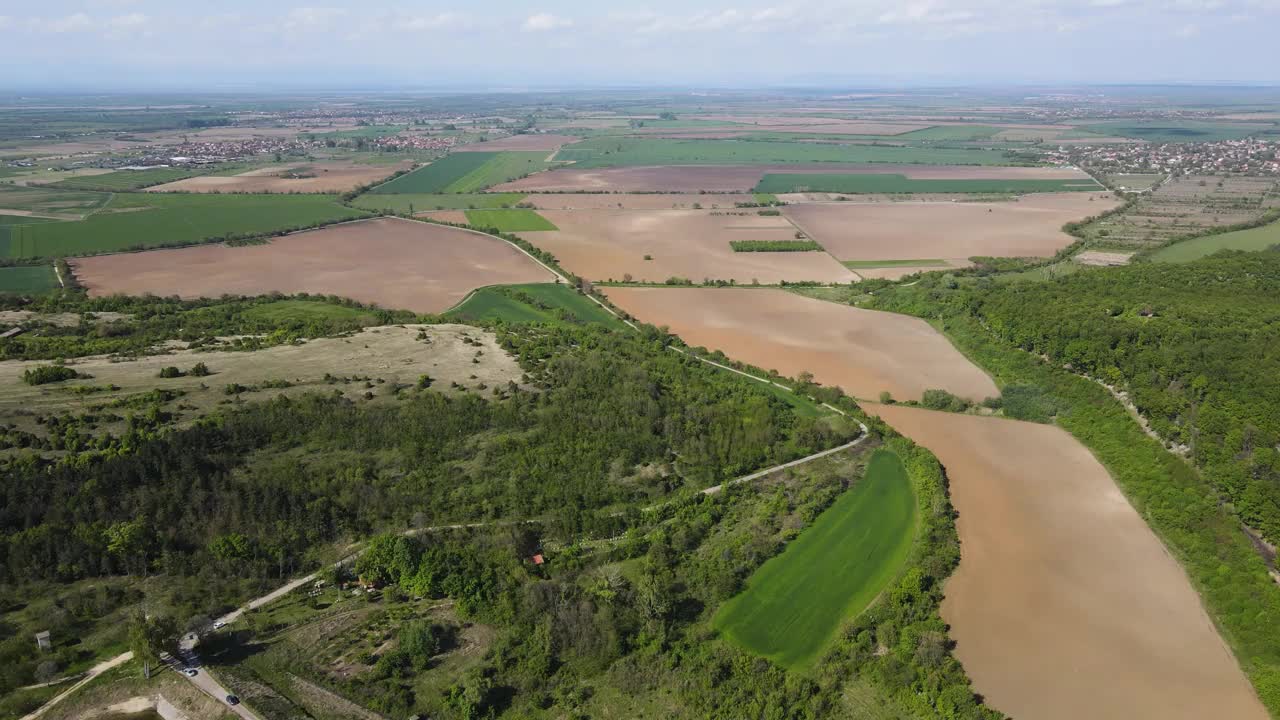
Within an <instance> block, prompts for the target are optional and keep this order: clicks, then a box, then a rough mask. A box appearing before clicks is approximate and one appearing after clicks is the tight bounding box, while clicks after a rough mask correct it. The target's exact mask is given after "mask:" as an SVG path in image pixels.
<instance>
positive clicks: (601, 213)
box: [522, 209, 856, 285]
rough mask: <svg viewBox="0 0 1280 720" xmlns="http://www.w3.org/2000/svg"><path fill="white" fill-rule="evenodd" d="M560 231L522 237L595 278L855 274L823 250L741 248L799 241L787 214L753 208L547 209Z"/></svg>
mask: <svg viewBox="0 0 1280 720" xmlns="http://www.w3.org/2000/svg"><path fill="white" fill-rule="evenodd" d="M542 214H543V216H545V217H546V218H547V220H549V221H550V222H551V223H552V224H553V225H555V226H556V227H557V228H559V229H558V230H556V231H554V232H531V233H526V234H524V235H523V236H522V237H524V239H526V240H528V241H529V242H531V243H533V244H534V245H535V246H537V247H538V248H539V249H541V250H545V251H547V252H549V253H551V254H552V255H554V256H555V257H556V259H557V260H558V261H559V262H560V264H561V265H562V266H564V268H565V269H566V270H569V271H570V272H572V273H574V274H575V275H578V276H580V277H584V278H587V279H589V280H593V281H608V280H613V281H628V280H630V281H636V282H653V283H662V282H666V281H667V280H668V279H670V278H684V279H686V280H691V281H693V282H702V281H703V280H704V279H712V280H734V281H736V282H738V283H741V284H744V285H745V284H750V283H753V282H759V283H763V284H776V283H779V282H782V281H784V280H791V281H795V280H815V281H819V282H851V281H853V280H855V279H856V277H855V276H854V275H853V274H852V273H850V272H849V271H848V270H847V269H845V268H844V267H843V266H841V265H840V263H838V262H836V260H835V259H834V258H832V257H831V256H830V255H827V254H825V253H739V252H734V250H733V247H732V246H731V244H730V243H731V242H732V241H735V240H760V241H784V240H794V239H795V234H796V232H797V231H796V228H795V226H794V225H792V224H791V223H790V222H789V221H788V220H787V219H786V218H784V217H779V216H774V217H765V216H760V215H757V214H756V212H755V210H750V209H746V210H736V211H727V210H720V211H717V210H647V211H637V210H544V211H542Z"/></svg>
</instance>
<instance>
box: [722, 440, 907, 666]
mask: <svg viewBox="0 0 1280 720" xmlns="http://www.w3.org/2000/svg"><path fill="white" fill-rule="evenodd" d="M915 515H916V501H915V497H914V494H913V493H912V490H911V483H910V480H909V479H908V478H907V471H906V468H904V467H903V465H902V460H901V459H899V458H898V456H897V455H895V454H894V453H892V452H890V451H888V450H880V451H877V452H876V453H875V454H873V455H872V456H871V460H870V461H869V462H868V463H867V467H866V471H865V474H864V476H863V477H862V478H860V479H858V480H857V481H856V482H855V483H854V485H853V487H852V488H851V489H850V490H847V491H846V492H845V493H844V494H843V495H841V496H840V499H839V500H837V501H836V502H835V504H833V505H832V506H831V507H830V508H828V509H827V510H826V511H825V512H823V513H822V514H821V515H819V516H818V519H817V520H816V521H814V523H813V525H811V526H810V527H808V528H805V529H804V530H803V531H802V532H801V533H800V536H799V537H797V538H796V539H795V540H793V541H791V542H790V543H788V544H787V548H786V550H784V551H783V552H782V554H780V555H777V556H775V557H773V558H771V559H770V560H769V561H768V562H766V563H765V564H764V565H762V566H761V567H760V569H758V570H756V572H755V573H754V574H753V575H752V576H751V578H750V579H748V580H747V586H746V589H745V590H744V591H743V592H742V593H741V594H739V595H738V596H737V597H735V598H733V599H732V600H730V601H729V602H727V603H725V604H724V605H722V606H721V608H720V610H719V612H718V613H717V614H716V617H715V625H716V627H718V628H719V629H720V630H721V632H723V633H724V634H725V635H726V636H728V637H729V638H730V639H732V640H733V641H734V642H737V643H738V644H740V645H742V646H743V647H745V648H746V649H748V650H750V651H751V652H753V653H755V654H757V655H762V656H764V657H767V658H769V659H770V660H773V661H774V662H776V663H778V664H780V665H783V666H785V667H789V668H794V669H805V668H807V667H809V666H811V665H812V663H813V662H814V661H815V660H816V659H817V657H818V656H819V655H820V654H821V652H822V650H823V649H824V648H825V647H826V646H827V644H828V643H829V642H830V641H831V639H832V638H833V637H834V636H835V633H836V631H837V630H839V628H840V626H841V625H842V624H843V623H844V622H845V621H846V620H848V619H849V618H851V617H853V616H855V615H857V614H858V613H860V612H861V611H862V610H863V609H864V608H865V607H866V606H867V605H869V604H870V603H871V602H872V601H873V600H874V599H875V598H876V596H877V595H878V594H879V593H880V591H881V590H883V589H884V588H885V586H887V585H888V584H889V583H890V582H891V581H892V580H893V578H894V576H896V575H897V574H898V572H899V571H900V569H901V567H902V563H903V561H904V560H905V559H906V555H907V552H908V550H909V549H910V548H911V543H912V539H913V531H914V527H915Z"/></svg>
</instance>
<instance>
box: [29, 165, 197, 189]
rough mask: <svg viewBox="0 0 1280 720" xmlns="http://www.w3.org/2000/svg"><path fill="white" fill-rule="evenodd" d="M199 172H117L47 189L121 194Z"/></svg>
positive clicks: (56, 184) (58, 183) (74, 179)
mask: <svg viewBox="0 0 1280 720" xmlns="http://www.w3.org/2000/svg"><path fill="white" fill-rule="evenodd" d="M199 173H200V171H198V170H189V169H186V168H152V169H150V170H117V171H116V172H112V173H106V174H104V175H89V176H86V177H76V178H68V179H66V180H59V181H58V182H55V183H51V184H50V185H49V186H48V187H54V188H61V189H64V190H99V191H103V192H122V191H128V190H138V189H141V188H145V187H151V186H152V185H160V184H162V183H168V182H173V181H174V180H181V179H183V178H189V177H191V176H193V175H198V174H199Z"/></svg>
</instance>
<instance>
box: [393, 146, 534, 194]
mask: <svg viewBox="0 0 1280 720" xmlns="http://www.w3.org/2000/svg"><path fill="white" fill-rule="evenodd" d="M545 160H546V153H542V152H467V153H454V154H452V155H446V156H444V157H443V158H440V159H439V160H436V161H435V162H433V163H431V164H429V165H426V166H424V167H421V168H418V169H417V170H414V171H413V172H411V173H409V174H407V175H402V176H400V177H398V178H396V179H394V180H392V181H390V182H387V183H384V184H382V185H379V186H378V187H376V188H374V189H373V190H372V191H371V192H372V193H374V194H378V195H383V194H397V193H414V194H423V193H473V192H476V191H479V190H483V189H485V188H487V187H489V186H491V185H497V184H500V183H506V182H509V181H511V180H515V179H517V178H521V177H524V176H526V175H529V174H532V173H535V172H538V171H540V170H544V169H546V168H547V167H549V164H548V163H547V162H545Z"/></svg>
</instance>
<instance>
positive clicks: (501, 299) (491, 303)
mask: <svg viewBox="0 0 1280 720" xmlns="http://www.w3.org/2000/svg"><path fill="white" fill-rule="evenodd" d="M446 317H448V318H450V319H452V320H457V321H461V322H476V321H479V320H501V321H502V322H507V323H555V322H564V320H563V319H562V318H569V319H572V320H576V321H578V322H587V323H599V324H601V325H610V326H616V327H621V326H622V322H621V321H620V320H618V319H617V318H616V317H614V316H613V315H611V314H610V313H609V312H608V311H606V310H605V309H604V308H602V307H600V306H599V305H597V304H596V303H595V302H593V301H591V300H588V299H587V298H585V297H583V296H582V295H580V294H578V292H577V291H575V290H573V289H572V288H570V287H568V286H567V285H561V284H558V283H530V284H524V285H495V286H492V287H487V288H481V289H479V290H477V291H475V292H474V293H472V294H471V295H470V296H468V297H467V299H466V300H463V301H462V302H461V303H459V304H458V305H457V306H456V307H454V308H453V309H452V310H450V311H449V312H448V313H447V314H446Z"/></svg>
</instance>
